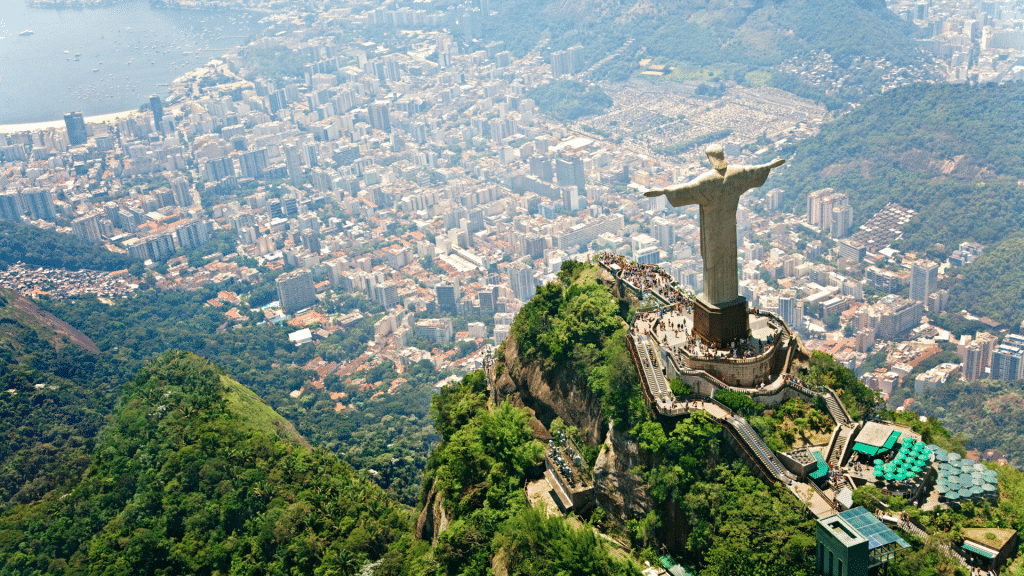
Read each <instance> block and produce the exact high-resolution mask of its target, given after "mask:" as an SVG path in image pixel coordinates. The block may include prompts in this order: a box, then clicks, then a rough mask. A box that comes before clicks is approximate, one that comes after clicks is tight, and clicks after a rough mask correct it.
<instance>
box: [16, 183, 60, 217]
mask: <svg viewBox="0 0 1024 576" xmlns="http://www.w3.org/2000/svg"><path fill="white" fill-rule="evenodd" d="M21 203H22V205H23V206H24V207H25V208H26V209H28V213H29V217H30V218H32V219H33V220H50V221H53V220H56V219H57V211H56V208H55V206H54V204H53V195H52V194H50V191H49V190H47V189H46V188H25V189H24V190H22V191H21Z"/></svg>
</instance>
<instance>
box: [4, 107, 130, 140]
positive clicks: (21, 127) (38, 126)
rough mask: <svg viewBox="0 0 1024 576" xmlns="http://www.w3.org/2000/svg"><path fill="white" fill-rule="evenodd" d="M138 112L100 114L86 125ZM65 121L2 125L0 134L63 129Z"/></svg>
mask: <svg viewBox="0 0 1024 576" xmlns="http://www.w3.org/2000/svg"><path fill="white" fill-rule="evenodd" d="M137 113H138V110H125V111H124V112H112V113H110V114H100V115H98V116H86V117H85V123H86V124H102V123H103V122H109V121H111V120H116V119H117V118H126V117H128V116H131V115H132V114H137ZM63 127H64V119H63V118H61V119H60V120H51V121H48V122H29V123H27V124H0V134H13V133H15V132H25V131H32V130H42V129H43V128H63Z"/></svg>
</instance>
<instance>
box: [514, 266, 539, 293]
mask: <svg viewBox="0 0 1024 576" xmlns="http://www.w3.org/2000/svg"><path fill="white" fill-rule="evenodd" d="M508 276H509V284H511V286H512V293H513V294H515V295H516V298H518V299H519V300H522V301H523V302H528V301H529V300H530V299H531V298H533V297H534V295H535V294H537V286H536V285H535V284H534V282H533V269H532V268H530V267H529V266H527V265H526V264H523V263H522V262H515V263H513V264H512V265H511V266H509V267H508Z"/></svg>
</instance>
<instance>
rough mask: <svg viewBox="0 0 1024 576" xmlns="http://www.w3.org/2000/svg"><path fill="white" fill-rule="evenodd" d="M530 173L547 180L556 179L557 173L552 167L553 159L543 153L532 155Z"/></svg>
mask: <svg viewBox="0 0 1024 576" xmlns="http://www.w3.org/2000/svg"><path fill="white" fill-rule="evenodd" d="M530 174H533V175H534V176H536V177H537V178H540V179H541V180H543V181H545V182H552V181H554V179H555V173H554V171H553V170H552V169H551V159H550V158H548V157H546V156H542V155H535V156H530Z"/></svg>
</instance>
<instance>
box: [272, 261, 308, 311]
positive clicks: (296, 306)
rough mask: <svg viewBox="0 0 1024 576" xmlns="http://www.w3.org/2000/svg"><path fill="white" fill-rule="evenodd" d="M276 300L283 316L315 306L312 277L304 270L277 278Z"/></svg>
mask: <svg viewBox="0 0 1024 576" xmlns="http://www.w3.org/2000/svg"><path fill="white" fill-rule="evenodd" d="M276 284H277V299H278V300H280V301H281V310H283V311H284V313H285V314H294V313H295V312H298V311H299V310H302V309H303V308H308V307H310V306H312V305H313V304H316V289H315V288H314V287H313V275H312V274H311V273H310V272H309V270H306V269H299V270H294V271H292V272H288V273H286V274H282V275H280V276H278V277H277V280H276Z"/></svg>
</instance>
